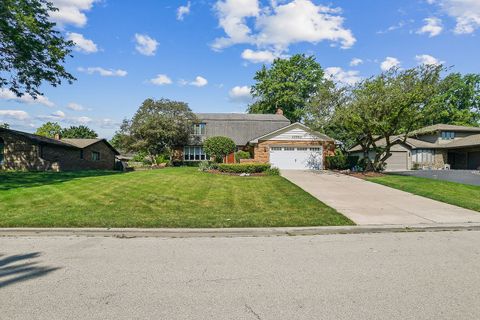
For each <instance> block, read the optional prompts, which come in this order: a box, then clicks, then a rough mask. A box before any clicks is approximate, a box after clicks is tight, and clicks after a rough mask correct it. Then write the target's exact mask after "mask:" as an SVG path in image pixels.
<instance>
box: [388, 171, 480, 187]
mask: <svg viewBox="0 0 480 320" xmlns="http://www.w3.org/2000/svg"><path fill="white" fill-rule="evenodd" d="M392 174H399V175H402V176H413V177H421V178H429V179H437V180H445V181H451V182H458V183H463V184H471V185H474V186H480V172H479V171H474V170H413V171H399V172H392Z"/></svg>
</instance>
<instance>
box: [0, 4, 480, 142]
mask: <svg viewBox="0 0 480 320" xmlns="http://www.w3.org/2000/svg"><path fill="white" fill-rule="evenodd" d="M54 3H55V4H56V5H57V6H58V7H59V9H60V11H58V12H56V13H54V14H52V19H53V20H55V21H56V22H58V25H59V28H60V30H61V31H62V32H63V33H64V34H65V36H66V37H68V38H69V39H72V40H73V41H74V42H75V43H77V47H76V51H74V57H73V58H71V59H69V60H68V61H67V69H68V70H69V71H70V72H71V73H72V74H74V75H75V77H77V79H78V80H77V81H76V82H74V84H73V85H68V84H64V85H62V86H60V87H57V88H52V87H49V86H44V87H42V90H43V92H44V93H45V96H44V97H42V98H41V99H39V100H36V101H33V100H32V99H31V98H30V97H23V98H22V99H16V98H15V97H14V96H12V94H11V93H10V92H7V91H5V90H3V91H0V122H7V123H9V124H10V125H11V126H12V128H14V129H18V130H25V131H34V130H35V128H36V127H38V126H39V125H41V124H42V123H43V122H45V121H57V122H59V123H60V124H61V125H62V126H69V125H78V124H86V125H88V126H90V127H92V128H94V129H95V130H96V131H97V132H98V133H99V134H100V135H101V136H103V137H107V138H109V137H111V136H112V135H113V133H114V132H115V130H116V129H117V128H118V124H119V123H120V122H121V120H122V119H124V118H125V117H128V118H129V117H131V116H132V115H133V114H134V112H135V111H136V110H137V108H138V107H139V105H140V104H141V103H142V101H143V100H144V99H146V98H157V99H158V98H162V97H164V98H169V99H175V100H181V101H185V102H187V103H188V104H189V106H190V107H191V108H192V110H193V111H195V112H244V111H245V109H246V106H247V105H248V102H249V99H250V97H249V94H248V89H249V86H250V85H252V83H253V76H254V74H255V71H257V70H258V69H259V68H260V67H261V65H262V64H263V63H265V64H269V63H270V62H271V61H272V59H273V58H275V57H288V56H289V55H292V54H295V53H306V54H310V55H314V56H315V57H316V59H317V61H318V62H319V63H320V64H321V65H322V67H323V68H324V69H325V70H326V71H327V74H328V75H329V76H332V77H334V79H336V80H337V81H339V82H343V83H354V82H355V81H358V80H359V79H361V78H365V77H369V76H371V75H374V74H378V73H380V72H381V71H382V69H383V70H385V69H387V68H389V67H392V66H399V67H402V68H408V67H413V66H415V65H417V64H419V63H444V64H445V65H447V66H452V70H453V71H457V72H462V73H479V72H480V62H479V59H478V56H479V53H480V42H479V39H478V34H479V32H480V1H478V0H402V1H382V0H363V1H351V0H337V1H318V0H283V1H281V0H277V1H260V0H220V1H186V0H182V1H162V0H142V1H133V0H122V1H118V0H117V1H113V0H99V1H95V0H55V1H54Z"/></svg>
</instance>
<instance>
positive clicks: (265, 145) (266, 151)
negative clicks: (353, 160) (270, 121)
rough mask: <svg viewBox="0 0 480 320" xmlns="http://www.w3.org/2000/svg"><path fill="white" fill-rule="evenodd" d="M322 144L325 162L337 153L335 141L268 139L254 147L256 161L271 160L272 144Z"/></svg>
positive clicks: (264, 161) (266, 161) (265, 161)
mask: <svg viewBox="0 0 480 320" xmlns="http://www.w3.org/2000/svg"><path fill="white" fill-rule="evenodd" d="M278 145H281V146H289V145H294V146H322V147H323V163H325V157H326V156H330V155H334V154H335V143H334V142H333V141H281V140H278V141H277V140H267V141H261V142H259V143H258V144H257V145H256V146H255V147H254V148H253V154H254V160H255V162H263V163H268V162H270V147H271V146H278Z"/></svg>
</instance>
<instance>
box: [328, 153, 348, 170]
mask: <svg viewBox="0 0 480 320" xmlns="http://www.w3.org/2000/svg"><path fill="white" fill-rule="evenodd" d="M325 161H326V165H327V168H328V169H330V170H345V169H347V168H348V164H347V157H345V155H344V154H343V152H342V151H340V150H335V155H334V156H327V157H326V158H325Z"/></svg>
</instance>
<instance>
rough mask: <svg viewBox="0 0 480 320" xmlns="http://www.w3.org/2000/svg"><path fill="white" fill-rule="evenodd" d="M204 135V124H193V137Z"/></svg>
mask: <svg viewBox="0 0 480 320" xmlns="http://www.w3.org/2000/svg"><path fill="white" fill-rule="evenodd" d="M205 133H206V124H205V123H195V124H194V125H193V134H194V135H204V134H205Z"/></svg>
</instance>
